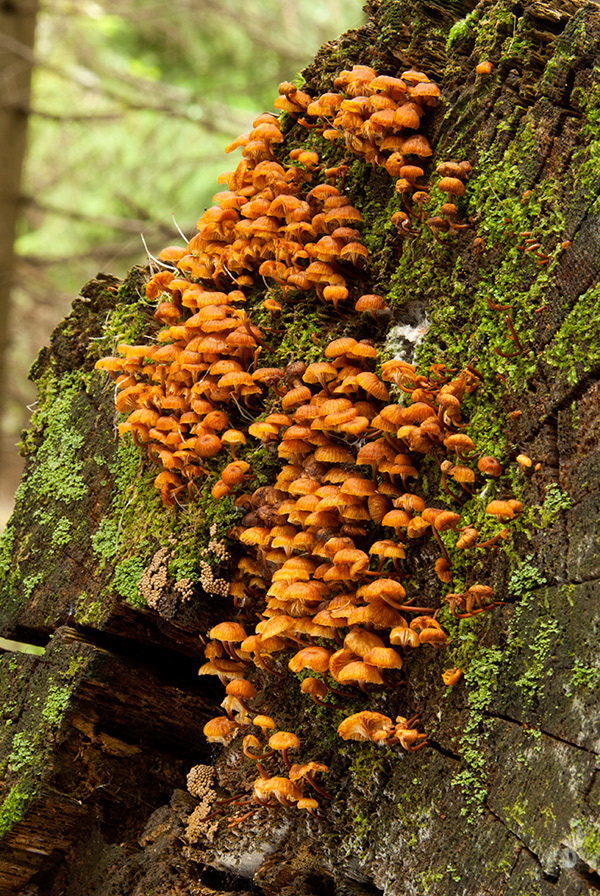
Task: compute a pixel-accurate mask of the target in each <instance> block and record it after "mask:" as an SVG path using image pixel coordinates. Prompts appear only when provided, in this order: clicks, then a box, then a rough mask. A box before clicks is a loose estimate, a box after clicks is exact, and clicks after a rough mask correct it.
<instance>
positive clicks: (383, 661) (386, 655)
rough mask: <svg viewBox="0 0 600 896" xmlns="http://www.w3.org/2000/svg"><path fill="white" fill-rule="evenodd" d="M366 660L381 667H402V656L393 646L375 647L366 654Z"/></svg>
mask: <svg viewBox="0 0 600 896" xmlns="http://www.w3.org/2000/svg"><path fill="white" fill-rule="evenodd" d="M364 660H365V663H369V664H371V665H373V666H377V667H378V668H379V669H401V668H402V657H401V656H400V654H399V653H397V652H396V651H395V650H394V649H393V648H392V647H374V648H373V649H372V650H369V652H368V653H366V654H365V657H364Z"/></svg>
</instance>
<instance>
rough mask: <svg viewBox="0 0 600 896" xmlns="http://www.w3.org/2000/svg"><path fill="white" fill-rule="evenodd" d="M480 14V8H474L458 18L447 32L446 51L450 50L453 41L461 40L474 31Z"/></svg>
mask: <svg viewBox="0 0 600 896" xmlns="http://www.w3.org/2000/svg"><path fill="white" fill-rule="evenodd" d="M481 14H482V10H481V9H474V10H473V11H472V12H470V13H469V15H468V16H467V17H466V18H464V19H460V21H458V22H455V24H454V25H453V26H452V28H451V29H450V31H449V33H448V40H447V41H446V53H449V52H450V50H451V49H452V47H453V46H454V44H455V43H457V42H458V41H461V40H463V39H464V38H465V37H468V36H469V35H470V34H471V33H472V32H473V31H474V29H475V26H476V25H477V22H478V21H479V18H480V16H481Z"/></svg>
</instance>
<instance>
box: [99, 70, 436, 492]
mask: <svg viewBox="0 0 600 896" xmlns="http://www.w3.org/2000/svg"><path fill="white" fill-rule="evenodd" d="M334 86H336V87H338V88H340V89H341V91H343V92H339V93H327V94H324V95H323V96H321V97H319V98H317V99H316V100H315V99H314V98H312V97H310V96H309V95H308V94H306V93H304V92H302V91H300V90H298V89H297V88H295V87H294V86H293V85H288V84H282V85H280V97H279V99H278V100H277V101H276V103H275V106H276V108H278V109H283V110H285V111H286V112H288V113H289V114H290V115H292V116H293V117H296V118H298V120H299V121H300V123H301V124H304V125H305V126H306V127H309V128H311V129H314V128H316V129H317V130H318V131H319V133H321V134H322V136H323V138H324V139H325V140H333V141H336V140H338V139H340V138H343V139H344V143H345V146H346V147H347V149H348V150H350V151H351V152H352V153H354V154H355V155H358V156H360V157H361V158H364V159H365V160H366V161H368V162H371V163H372V164H374V165H382V166H385V167H386V169H387V170H388V171H389V172H390V173H391V174H392V176H397V175H399V176H401V177H403V178H404V179H405V180H406V179H408V180H407V183H408V182H410V183H411V184H414V182H415V180H416V178H417V177H418V176H419V175H420V174H422V173H423V171H422V169H420V168H418V167H416V166H411V165H408V166H407V165H405V164H404V162H405V159H404V156H412V155H415V156H417V157H419V158H426V157H428V156H430V155H431V148H430V147H429V144H428V142H427V140H426V138H425V137H424V136H423V135H422V134H420V133H418V128H419V126H420V122H421V119H422V118H424V117H425V116H426V114H427V111H428V110H429V109H431V108H432V107H433V106H434V105H435V103H436V101H437V98H438V97H439V95H440V91H439V88H438V87H436V85H435V84H433V82H431V81H430V80H429V79H428V78H427V76H426V75H424V74H423V73H422V72H417V71H412V70H411V71H408V72H405V73H403V75H402V77H401V78H391V77H387V76H378V75H377V73H376V72H375V71H374V70H373V69H370V68H368V67H365V66H355V67H354V68H353V69H352V70H351V71H344V72H342V73H341V74H340V76H339V78H337V79H336V81H335V84H334ZM328 125H331V126H328ZM282 141H283V135H282V133H281V128H280V124H279V121H278V119H277V118H276V117H275V116H274V115H272V114H270V113H263V114H262V115H259V116H258V118H256V119H255V121H254V122H253V128H252V130H251V131H249V132H248V133H247V134H242V135H241V136H240V137H238V138H237V139H236V140H234V141H233V143H231V144H230V145H229V146H228V147H227V148H226V150H227V151H228V152H232V151H233V150H235V149H238V148H240V147H241V149H242V160H241V161H240V163H239V164H238V165H237V167H236V168H235V170H234V171H232V172H227V173H226V174H223V175H222V176H221V177H220V178H219V181H220V182H221V183H224V184H226V186H227V188H228V189H227V190H225V191H222V192H219V193H217V194H216V195H215V197H214V202H215V205H213V206H212V207H211V208H209V209H207V210H206V211H205V213H204V214H203V215H202V217H201V218H200V220H199V221H198V225H197V229H198V233H197V234H196V235H195V236H194V237H193V238H192V239H191V240H190V241H189V243H188V244H187V246H186V247H185V248H178V247H174V246H170V247H168V248H166V249H164V250H163V251H162V252H161V253H160V254H159V261H160V262H161V263H162V264H163V265H164V266H165V267H166V268H167V270H162V271H160V272H159V273H157V274H155V275H154V276H153V277H152V279H151V280H150V282H149V283H148V285H147V288H146V294H147V297H148V299H149V300H150V301H156V300H157V301H158V306H157V309H156V312H155V317H156V319H157V320H158V321H159V322H160V323H161V324H162V325H163V327H164V328H163V329H162V330H160V331H159V332H158V334H157V336H156V341H155V343H154V344H146V345H134V346H130V345H125V344H123V345H119V346H118V347H117V351H118V356H117V357H107V358H103V359H101V360H100V361H98V363H97V365H96V366H97V368H98V369H100V370H107V371H109V372H110V373H111V374H112V376H113V378H114V379H115V380H116V389H117V395H116V402H115V403H116V406H117V409H118V410H119V411H120V412H121V413H126V414H128V417H127V420H126V421H124V422H123V423H121V424H120V426H119V434H120V435H124V434H126V433H131V435H132V437H133V438H134V440H135V441H136V443H138V444H142V443H144V444H146V445H147V446H148V451H149V454H150V457H151V458H152V460H154V461H156V462H157V463H159V464H160V465H161V466H162V467H163V471H162V472H161V473H159V475H158V476H157V477H156V480H155V484H156V487H157V489H159V491H160V494H161V498H162V500H163V502H164V503H165V504H166V505H167V506H172V505H173V503H174V502H175V501H180V500H181V499H182V493H183V492H185V491H187V493H188V494H189V496H191V497H193V496H194V493H195V491H196V490H197V486H196V485H195V480H196V479H198V477H201V476H203V475H205V474H206V473H207V470H206V467H205V462H206V459H207V458H211V457H214V456H215V455H216V454H218V453H219V452H220V451H221V450H222V449H223V448H224V447H227V446H229V448H230V450H231V453H232V459H233V461H234V463H235V462H236V457H235V445H236V444H239V443H243V442H244V440H245V435H244V433H243V432H242V431H240V430H239V429H236V428H235V427H232V426H231V424H230V420H229V415H228V413H227V411H228V408H229V407H231V406H232V404H234V405H235V404H238V403H240V402H241V403H242V404H245V405H247V406H248V405H249V406H251V402H252V397H253V396H256V398H255V399H254V400H255V401H260V399H261V398H262V397H264V394H265V390H266V389H267V388H269V387H272V386H276V384H277V382H278V379H279V378H280V376H281V374H282V371H280V370H278V369H273V368H268V367H267V368H262V367H259V366H258V359H259V356H260V354H261V351H262V350H263V349H264V350H267V351H268V350H269V346H268V345H267V343H266V342H265V341H264V335H263V333H262V332H261V331H260V329H259V328H258V327H256V326H254V325H253V324H252V322H251V321H250V319H249V317H248V315H247V314H246V312H245V310H244V309H243V307H242V306H243V304H244V303H245V301H246V295H245V293H244V290H245V289H246V290H247V289H249V288H251V287H252V286H254V285H255V283H256V282H257V278H263V279H264V280H265V281H267V280H268V281H271V282H273V283H274V284H276V285H277V287H279V288H280V289H281V293H282V297H283V300H284V301H288V300H289V301H294V300H296V297H297V296H298V294H300V295H302V293H307V292H312V291H314V292H316V294H317V295H318V297H319V298H320V299H321V300H322V301H323V302H324V303H331V304H332V305H333V307H334V308H335V310H336V311H337V310H339V305H340V303H344V302H346V300H348V299H349V297H350V292H351V290H352V289H353V280H354V279H356V275H357V274H358V273H360V271H361V270H362V269H363V268H364V266H365V265H366V264H367V262H368V251H367V249H366V247H365V246H364V245H363V243H362V240H361V234H360V230H359V229H357V228H359V227H360V224H361V222H362V216H361V214H360V212H359V211H358V210H357V209H356V208H355V207H354V206H353V205H352V204H351V203H350V201H349V200H348V198H347V197H346V196H344V195H343V193H342V192H340V190H339V189H338V188H337V187H336V186H335V181H336V180H337V179H338V178H340V177H341V178H342V179H343V176H344V172H345V170H346V166H344V165H341V166H337V167H334V168H329V169H325V171H324V174H325V179H324V181H322V182H317V183H315V180H317V177H318V174H319V173H320V172H321V171H322V166H321V165H320V164H319V156H318V154H317V153H316V152H315V151H314V150H304V149H302V148H296V149H292V150H291V152H290V153H289V163H286V162H285V159H282V160H281V161H278V160H277V159H276V157H275V152H276V150H277V147H278V146H279V144H280V143H282ZM425 195H426V194H425ZM264 304H265V307H266V309H267V310H268V311H270V312H272V313H273V314H277V312H278V311H280V310H281V306H280V305H279V303H278V302H276V301H275V300H274V299H272V298H268V299H266V301H265V303H264ZM355 310H356V311H357V312H358V313H369V314H370V315H371V316H372V317H373V318H374V319H375V320H377V321H379V322H383V323H387V322H388V321H389V319H390V317H391V312H390V309H389V308H388V306H387V304H386V303H385V301H384V299H383V298H382V297H381V296H375V295H363V296H359V298H358V300H357V301H356V303H355ZM231 476H233V478H234V480H235V483H236V484H238V483H239V481H240V477H241V476H243V471H242V472H240V470H239V467H234V468H233V470H232V471H227V473H226V474H225V478H224V479H223V482H224V484H225V485H224V486H221V489H222V490H223V492H224V493H226V492H225V487H227V486H228V484H229V483H228V477H229V478H231ZM217 496H218V495H217Z"/></svg>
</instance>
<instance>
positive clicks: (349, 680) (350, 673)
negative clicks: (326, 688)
mask: <svg viewBox="0 0 600 896" xmlns="http://www.w3.org/2000/svg"><path fill="white" fill-rule="evenodd" d="M338 680H339V682H340V683H341V684H383V678H382V677H381V675H380V674H379V672H378V671H377V669H376V668H375V667H374V666H368V665H367V664H366V663H348V665H347V666H344V668H343V669H342V670H341V672H340V674H339V676H338Z"/></svg>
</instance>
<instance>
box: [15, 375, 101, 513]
mask: <svg viewBox="0 0 600 896" xmlns="http://www.w3.org/2000/svg"><path fill="white" fill-rule="evenodd" d="M39 388H40V394H41V397H40V407H39V409H38V410H37V411H36V413H35V414H34V415H33V418H32V421H31V424H32V426H31V430H30V431H29V433H28V435H27V437H26V439H25V448H27V449H29V448H30V446H31V447H33V440H34V439H35V438H36V437H37V435H38V427H43V435H44V439H43V442H42V443H41V445H40V446H39V448H37V450H36V461H37V462H36V466H35V469H33V470H32V472H31V474H30V475H29V477H28V479H27V489H28V491H29V492H30V493H31V492H33V494H34V495H35V496H36V502H37V503H39V504H42V505H43V504H44V503H46V502H54V501H64V502H65V503H70V502H75V501H79V500H81V499H82V498H83V497H85V495H86V494H87V488H86V485H85V483H84V480H83V477H82V469H83V460H82V459H81V456H80V449H81V447H82V446H83V438H84V437H83V434H82V433H80V432H77V430H76V429H75V428H74V426H73V421H74V419H75V420H76V418H77V415H76V414H75V413H74V411H73V402H74V400H75V398H76V396H77V393H78V392H79V390H80V389H81V381H80V378H79V374H78V373H74V374H67V375H65V376H64V377H63V379H62V380H61V382H60V388H59V384H58V382H57V381H54V380H48V381H47V383H40V385H39ZM75 425H76V424H75Z"/></svg>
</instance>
